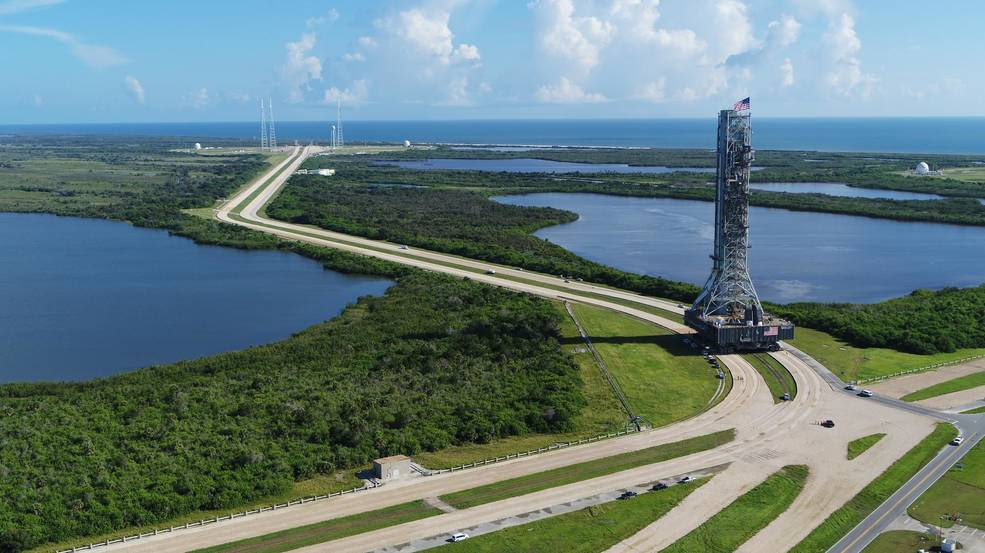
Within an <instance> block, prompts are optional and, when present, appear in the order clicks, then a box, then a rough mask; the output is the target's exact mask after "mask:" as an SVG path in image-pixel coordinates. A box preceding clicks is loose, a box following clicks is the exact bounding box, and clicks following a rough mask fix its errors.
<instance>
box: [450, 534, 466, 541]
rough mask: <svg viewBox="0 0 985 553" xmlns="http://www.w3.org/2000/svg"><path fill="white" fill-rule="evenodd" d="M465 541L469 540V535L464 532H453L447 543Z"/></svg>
mask: <svg viewBox="0 0 985 553" xmlns="http://www.w3.org/2000/svg"><path fill="white" fill-rule="evenodd" d="M467 539H469V535H468V534H466V533H465V532H455V533H454V534H452V535H451V537H450V538H448V541H450V542H459V541H465V540H467Z"/></svg>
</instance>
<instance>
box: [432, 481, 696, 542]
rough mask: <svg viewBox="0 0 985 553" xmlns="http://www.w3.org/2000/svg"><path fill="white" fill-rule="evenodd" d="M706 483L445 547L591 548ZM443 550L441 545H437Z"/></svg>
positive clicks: (635, 528) (623, 534) (632, 529)
mask: <svg viewBox="0 0 985 553" xmlns="http://www.w3.org/2000/svg"><path fill="white" fill-rule="evenodd" d="M706 482H707V480H706V479H701V480H697V481H695V482H694V483H692V484H688V485H686V486H671V487H669V488H667V489H665V490H660V491H657V492H647V493H644V494H640V495H639V496H637V497H635V498H633V499H631V500H629V501H612V502H610V503H603V504H601V505H596V506H594V507H588V508H586V509H582V510H580V511H575V512H573V513H566V514H563V515H558V516H556V517H551V518H546V519H542V520H538V521H536V522H531V523H530V524H524V525H521V526H514V527H512V528H507V529H505V530H500V531H498V532H493V533H491V534H485V535H482V536H477V537H474V538H471V539H469V540H467V541H463V542H459V543H455V544H451V545H448V546H446V549H447V550H448V551H450V552H455V553H500V552H503V551H509V552H510V553H541V552H545V551H563V552H564V553H597V552H598V551H605V550H606V549H608V548H610V547H612V546H613V545H615V544H617V543H619V542H621V541H622V540H624V539H626V538H628V537H630V536H632V535H633V534H635V533H637V532H639V531H640V530H642V529H643V528H645V527H646V526H647V525H649V524H651V523H652V522H653V521H655V520H657V519H659V518H660V517H662V516H664V515H665V514H667V512H669V511H670V510H671V509H673V508H674V507H676V506H677V505H678V504H679V503H680V502H681V501H682V500H683V499H684V498H685V497H687V496H688V494H690V493H691V492H693V491H694V490H696V489H698V488H699V487H700V486H702V485H704V484H705V483H706ZM442 551H444V550H442Z"/></svg>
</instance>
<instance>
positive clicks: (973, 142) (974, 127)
mask: <svg viewBox="0 0 985 553" xmlns="http://www.w3.org/2000/svg"><path fill="white" fill-rule="evenodd" d="M258 126H259V125H258V123H256V122H252V121H250V122H227V123H195V122H189V123H119V124H78V125H0V134H16V133H70V134H126V135H154V136H179V137H188V138H189V140H190V141H192V140H194V141H200V142H204V143H207V142H208V139H209V138H242V139H251V138H254V139H255V137H256V136H258V134H259V133H258ZM715 127H716V118H715V117H714V116H712V117H707V118H694V119H591V120H577V119H572V120H531V119H525V120H457V121H346V122H345V135H346V138H347V139H348V140H349V141H350V142H402V141H404V140H410V141H412V142H440V143H457V144H520V145H562V146H617V147H659V148H709V149H711V148H714V145H715V144H714V142H715ZM983 128H985V117H887V118H843V117H835V118H770V117H759V118H757V117H754V118H753V145H754V146H755V147H756V148H759V149H779V150H821V151H844V152H882V153H888V152H898V153H952V154H985V133H983V131H982V129H983ZM330 133H331V127H330V123H329V122H327V121H321V122H311V121H279V122H277V134H278V136H279V137H281V141H282V142H283V143H289V142H290V141H293V140H295V139H296V140H301V141H305V142H307V141H309V140H315V141H323V142H327V141H328V139H329V135H330ZM983 159H985V158H983Z"/></svg>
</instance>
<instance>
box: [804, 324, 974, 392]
mask: <svg viewBox="0 0 985 553" xmlns="http://www.w3.org/2000/svg"><path fill="white" fill-rule="evenodd" d="M790 344H791V345H793V346H794V347H797V348H799V349H801V350H803V351H804V353H806V354H808V355H810V356H811V357H813V358H815V359H817V360H818V361H820V362H821V363H822V364H824V366H825V367H827V368H829V369H831V371H832V372H833V373H835V374H837V375H838V376H839V377H840V378H841V379H842V380H845V381H847V382H851V381H854V380H866V379H870V378H878V377H880V376H887V375H892V374H896V373H898V372H901V371H909V370H918V369H922V368H926V367H930V366H931V365H937V364H939V363H949V362H952V361H957V360H960V359H965V358H968V357H975V356H978V355H985V348H978V349H960V350H957V351H954V352H951V353H936V354H933V355H917V354H913V353H903V352H900V351H895V350H893V349H889V348H872V347H869V348H864V347H855V346H853V345H851V344H849V343H848V342H845V341H844V340H839V339H838V338H835V337H834V336H832V335H830V334H828V333H826V332H821V331H819V330H814V329H811V328H805V327H798V328H797V332H796V333H795V337H794V339H793V340H791V341H790Z"/></svg>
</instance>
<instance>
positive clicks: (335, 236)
mask: <svg viewBox="0 0 985 553" xmlns="http://www.w3.org/2000/svg"><path fill="white" fill-rule="evenodd" d="M314 151H317V148H311V147H309V148H305V149H304V150H303V151H300V150H296V151H295V154H292V156H291V157H289V158H288V159H287V160H285V161H284V162H282V163H281V164H279V165H278V166H277V167H275V168H274V169H273V170H272V171H271V172H269V173H268V176H269V175H273V174H275V173H277V171H280V170H283V171H281V173H280V174H279V175H277V176H276V177H274V178H272V179H270V180H267V179H265V178H261V179H258V180H257V181H255V182H254V183H253V184H252V185H250V186H248V187H247V188H246V189H245V190H243V191H241V192H240V193H238V194H237V195H236V196H235V197H234V198H232V199H231V200H230V201H228V202H226V204H224V205H223V206H222V207H220V208H219V209H218V210H217V213H216V216H217V217H218V218H219V219H221V220H223V221H227V222H230V223H234V224H238V225H241V226H245V227H248V228H253V229H256V230H259V231H263V232H268V233H271V234H274V235H277V236H281V237H284V238H287V239H292V240H301V241H306V242H310V243H313V244H320V245H325V246H329V247H333V248H338V249H342V250H347V251H352V252H357V253H361V254H364V255H370V256H373V257H377V258H381V259H387V260H390V261H395V262H398V263H403V264H407V265H411V266H415V267H419V268H422V269H427V270H432V271H437V272H442V273H446V274H451V275H455V276H468V277H469V278H472V279H473V280H476V281H480V282H486V283H489V284H493V285H497V286H502V287H505V288H510V289H513V290H518V291H523V292H528V293H532V294H537V295H541V296H544V297H548V298H552V299H569V300H572V301H579V302H582V303H589V304H593V305H599V306H603V307H607V308H610V309H614V310H617V311H621V312H623V313H627V314H629V315H632V316H635V317H638V318H640V319H643V320H646V321H649V322H653V323H655V324H659V325H662V326H665V327H668V328H670V329H672V330H675V331H678V332H682V333H686V332H691V330H690V329H688V328H687V327H684V326H683V325H681V324H679V323H676V322H674V321H671V320H668V319H666V318H664V317H661V316H659V315H658V314H654V313H651V312H648V311H646V310H642V309H639V308H636V307H631V306H626V305H624V303H625V301H626V300H632V301H633V302H637V303H642V304H645V305H648V306H653V307H659V308H661V309H665V310H669V311H674V312H677V313H679V312H681V311H682V310H681V309H680V308H678V307H677V305H676V304H673V303H672V302H666V301H662V300H656V299H654V298H644V297H642V296H639V295H636V294H632V293H628V292H623V291H618V290H612V289H608V288H605V287H599V286H593V285H590V284H583V283H576V282H571V283H564V282H563V281H561V279H558V278H556V277H550V276H546V275H537V274H532V273H527V272H524V271H520V270H517V269H513V268H510V267H503V266H498V265H494V264H489V263H482V262H477V261H472V260H466V259H462V258H457V257H454V256H449V255H445V254H438V253H435V252H426V251H421V250H416V249H415V250H410V251H408V250H402V249H401V248H400V247H399V246H397V245H395V244H387V243H384V242H377V241H373V240H368V239H364V238H359V237H353V236H348V235H344V234H340V233H333V232H330V231H325V230H322V229H315V228H311V227H304V226H300V225H293V224H289V223H283V222H280V221H274V220H271V219H267V218H266V217H263V216H262V215H259V214H258V212H259V211H260V208H261V207H262V206H263V205H264V204H265V203H266V202H267V201H269V199H270V198H271V197H272V196H273V195H274V194H276V192H277V191H278V190H279V188H280V187H281V186H282V185H283V184H284V182H286V180H287V178H288V177H289V176H290V174H291V173H293V171H294V170H295V169H296V168H297V167H298V166H300V164H301V163H302V162H303V161H304V158H305V157H306V156H307V155H309V154H310V153H313V152H314ZM241 204H245V207H243V208H242V209H238V208H239V206H240V205H241ZM489 270H495V271H496V274H486V271H489ZM504 277H512V279H511V278H504ZM515 279H522V280H515ZM776 357H777V359H779V360H780V361H781V362H782V363H783V364H784V365H785V366H787V368H788V369H789V370H790V372H791V374H792V375H793V376H794V379H795V380H796V381H797V385H798V390H799V393H798V395H797V397H796V398H795V400H794V401H791V402H786V403H782V404H779V405H774V404H773V402H772V398H771V397H770V394H769V390H768V389H767V388H766V386H765V384H764V383H762V379H761V378H760V377H759V375H758V373H756V371H755V369H753V368H752V367H751V366H749V365H748V363H746V362H745V360H744V359H743V358H741V357H740V356H735V355H726V356H722V357H721V360H722V362H723V363H724V364H725V366H726V367H728V368H729V370H730V371H731V372H732V374H733V377H734V386H733V390H732V393H731V394H729V396H728V397H726V398H725V400H724V401H722V402H721V403H720V404H718V405H717V406H715V407H714V408H712V409H711V410H709V411H707V412H705V413H703V414H701V415H699V416H697V417H694V418H692V419H689V420H686V421H683V422H680V423H677V424H674V425H671V426H668V427H664V428H659V429H656V430H653V431H649V432H644V433H640V434H635V435H631V436H627V437H624V438H619V439H613V440H607V441H604V442H598V443H595V444H590V445H586V446H578V447H572V448H569V449H564V450H558V451H554V452H550V453H546V454H542V455H536V456H532V457H525V458H521V459H515V460H511V461H507V462H504V463H499V464H495V465H488V466H485V467H479V468H476V469H472V470H466V471H460V472H455V473H447V474H442V475H438V476H432V477H426V478H415V479H411V480H408V481H404V482H394V483H389V484H387V485H385V486H382V487H380V488H377V489H374V490H370V491H366V492H362V493H360V494H353V495H349V496H343V497H341V498H337V499H334V500H329V501H322V502H315V503H308V504H305V505H299V506H295V507H291V508H287V509H282V510H278V511H269V512H265V513H262V514H259V515H254V516H250V517H243V518H238V519H234V520H231V521H226V522H223V523H219V524H216V525H212V526H208V527H204V528H201V529H194V530H188V531H181V532H176V533H173V534H164V535H161V536H157V537H154V538H147V539H143V540H140V541H138V542H131V543H127V544H125V545H124V544H118V545H114V546H111V547H110V549H126V550H128V551H148V552H149V551H154V552H160V553H168V552H175V553H177V552H179V551H188V550H190V549H195V548H199V547H206V546H210V545H216V544H221V543H226V542H228V541H232V540H236V539H242V538H246V537H252V536H257V535H262V534H265V533H268V532H272V531H276V530H282V529H286V528H292V527H296V526H299V525H303V524H309V523H312V522H317V521H321V520H326V519H329V518H335V517H339V516H345V515H348V514H353V513H358V512H363V511H366V510H371V509H378V508H381V507H386V506H388V505H395V504H398V503H402V502H405V501H410V500H413V499H420V498H424V497H434V496H439V495H443V494H445V493H450V492H453V491H457V490H462V489H467V488H471V487H474V486H478V485H482V484H486V483H490V482H495V481H499V480H503V479H507V478H512V477H515V476H520V475H524V474H531V473H535V472H540V471H543V470H547V469H550V468H556V467H561V466H567V465H570V464H573V463H577V462H582V461H585V460H591V459H598V458H602V457H606V456H610V455H613V454H616V453H621V452H624V451H632V450H637V449H641V448H645V447H650V446H652V445H657V444H661V443H667V442H669V441H675V440H679V439H682V438H685V437H689V436H695V435H699V434H704V433H708V432H713V431H716V430H720V429H725V428H733V427H734V428H736V429H737V439H736V440H735V441H734V442H732V443H730V444H727V445H726V446H723V447H720V448H717V449H715V450H711V451H707V452H701V453H698V454H694V455H691V456H688V457H685V458H680V459H674V460H670V461H666V462H663V463H657V464H654V465H649V466H647V467H641V468H638V469H634V470H632V471H625V473H617V474H614V475H609V476H606V477H601V478H596V479H593V480H589V481H585V482H579V483H576V484H571V485H568V486H560V487H557V488H551V489H548V490H543V491H541V492H537V493H534V494H529V495H525V496H522V497H518V498H511V499H507V500H503V501H498V502H495V503H491V504H487V505H482V506H479V507H475V508H472V509H466V510H461V511H455V512H452V513H446V514H442V515H438V516H435V517H431V518H429V519H426V520H422V521H416V522H412V523H408V524H403V525H399V526H395V527H390V528H384V529H380V530H377V531H373V532H368V533H366V534H361V535H358V536H351V537H349V538H345V539H342V540H337V541H335V542H330V543H326V544H320V545H316V546H311V547H308V548H305V549H303V550H299V551H332V552H333V553H338V552H345V551H353V552H356V551H359V552H363V551H367V550H370V549H374V548H379V547H381V546H385V545H388V544H398V543H403V542H406V541H408V540H414V539H421V538H426V537H428V536H433V535H435V534H436V533H437V532H444V531H446V530H452V529H455V528H462V527H469V526H472V525H479V524H483V523H488V522H490V521H495V520H500V519H503V518H506V517H511V516H517V515H520V514H522V513H524V512H529V511H531V510H532V509H539V508H544V507H550V506H552V505H557V504H560V503H564V502H569V501H575V500H578V499H579V498H584V497H586V496H588V495H592V494H597V493H603V492H605V491H611V490H612V489H617V488H619V487H620V486H621V485H624V483H625V482H626V481H627V480H629V481H636V482H639V481H641V479H647V480H652V479H658V478H664V477H667V476H669V475H673V474H679V473H682V472H686V471H688V470H693V469H695V468H696V467H708V466H714V465H719V464H723V463H732V464H731V465H730V467H729V469H726V472H725V473H723V474H722V475H721V476H718V477H716V478H714V479H712V481H711V482H709V483H708V484H707V485H705V486H703V487H702V488H701V489H699V490H698V491H697V492H695V493H694V494H692V495H691V496H689V497H688V499H687V500H685V502H683V503H682V505H681V506H679V507H678V508H677V509H675V510H674V511H672V512H671V513H670V514H668V516H666V517H664V518H662V519H660V520H658V521H657V522H655V523H654V524H653V525H651V526H650V527H648V528H647V529H645V530H644V531H643V532H641V533H640V534H639V535H638V536H634V538H636V541H637V542H639V543H644V544H647V547H649V546H653V545H654V544H658V543H662V542H665V541H666V540H668V539H676V538H675V536H679V535H683V533H686V532H687V531H689V530H690V529H693V528H694V527H695V526H697V525H698V524H700V523H701V522H702V521H703V520H705V519H706V518H707V517H709V516H711V515H712V514H714V512H717V510H718V509H719V508H721V507H722V506H724V505H725V504H727V503H728V502H730V501H731V500H732V499H734V498H735V497H737V496H738V495H740V494H741V493H743V492H744V491H746V490H748V489H750V488H751V487H752V486H754V485H755V484H756V483H758V482H759V481H761V480H762V479H764V478H765V477H766V476H768V474H769V473H771V472H773V471H775V470H777V469H779V468H780V467H781V466H783V465H785V464H792V463H802V464H807V465H809V466H810V470H811V477H810V478H809V479H808V482H807V484H806V486H805V488H804V491H803V492H802V493H801V495H800V497H798V498H797V500H795V502H794V504H793V505H791V507H790V509H788V510H787V512H785V513H783V514H782V515H781V516H780V517H778V518H777V519H776V520H775V521H773V523H772V524H770V525H769V526H767V528H765V529H764V530H763V531H762V532H760V533H759V534H757V536H755V537H754V538H753V540H751V541H750V542H749V543H747V546H749V545H750V544H755V545H756V547H759V548H760V549H759V550H769V547H768V545H769V544H773V545H774V546H775V544H777V543H796V541H798V540H799V539H800V538H802V537H803V536H804V535H806V533H807V532H809V531H810V529H811V528H813V526H814V525H816V524H817V523H818V522H819V521H820V520H823V519H824V517H825V516H827V515H828V514H830V513H831V512H832V511H833V510H835V509H836V508H838V507H840V506H841V504H843V503H844V502H845V501H846V500H847V499H849V498H850V497H852V496H853V495H854V494H855V493H857V492H858V490H860V489H861V488H862V487H863V486H864V485H865V484H866V483H868V482H869V481H870V480H871V479H872V478H874V477H875V476H876V475H878V474H879V473H880V472H882V470H884V469H885V468H886V467H887V466H889V464H891V463H892V462H893V461H894V460H895V459H897V458H898V457H899V456H900V455H902V453H903V452H905V451H906V450H908V449H909V448H910V447H912V446H913V445H914V444H915V443H917V442H918V441H919V440H920V439H921V438H922V437H923V436H924V435H926V433H927V432H929V430H930V428H931V424H930V420H928V419H927V418H926V417H925V416H922V415H925V414H926V413H918V412H913V411H912V410H900V409H897V408H896V406H895V405H887V404H883V403H881V402H880V401H864V400H859V399H858V398H855V397H852V396H849V395H847V394H845V393H843V392H842V391H841V390H838V389H834V387H833V386H828V385H825V381H823V380H822V379H821V377H820V376H819V374H823V373H819V372H816V368H815V367H814V366H812V365H811V364H810V363H809V362H810V361H813V360H811V359H810V358H807V359H806V360H804V359H802V358H798V357H797V356H796V355H794V354H792V353H789V352H780V353H778V354H776ZM826 418H836V419H838V420H839V423H838V428H837V429H836V430H828V429H823V428H821V427H820V426H818V425H816V424H814V423H816V422H817V421H819V420H822V419H826ZM876 431H879V432H886V433H887V436H886V438H884V439H883V440H881V441H880V442H879V443H878V444H876V446H874V447H873V448H871V449H870V450H869V451H868V452H866V454H865V455H864V456H863V457H860V459H864V461H865V462H864V464H858V463H856V464H851V463H850V462H849V461H847V460H846V459H845V457H844V451H845V447H846V445H847V442H848V441H850V440H851V439H854V438H856V437H859V436H863V435H866V434H871V433H873V432H876ZM668 521H670V525H669V524H668ZM771 540H772V541H771ZM777 540H779V541H777ZM764 545H766V546H767V549H762V547H763V546H764ZM632 550H640V549H638V548H637V546H636V545H633V546H632ZM644 550H652V549H645V548H644ZM743 550H745V549H743ZM749 550H750V551H752V550H753V549H749Z"/></svg>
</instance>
